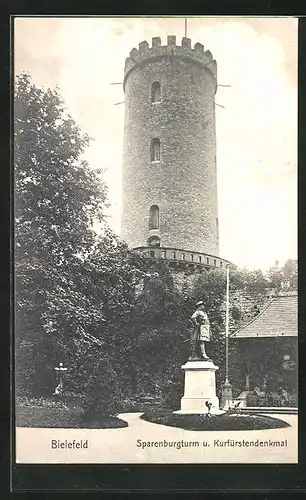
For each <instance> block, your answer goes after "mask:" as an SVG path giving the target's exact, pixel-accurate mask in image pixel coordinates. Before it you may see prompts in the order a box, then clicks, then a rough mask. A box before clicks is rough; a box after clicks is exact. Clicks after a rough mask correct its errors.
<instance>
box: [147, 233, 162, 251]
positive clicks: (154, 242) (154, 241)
mask: <svg viewBox="0 0 306 500" xmlns="http://www.w3.org/2000/svg"><path fill="white" fill-rule="evenodd" d="M148 244H149V245H150V247H155V248H159V247H160V239H159V237H158V236H156V235H155V236H151V237H150V238H149V239H148Z"/></svg>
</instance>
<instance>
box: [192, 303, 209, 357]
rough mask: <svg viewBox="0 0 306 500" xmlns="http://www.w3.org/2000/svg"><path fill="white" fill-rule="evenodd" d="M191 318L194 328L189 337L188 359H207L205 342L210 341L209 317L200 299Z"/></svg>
mask: <svg viewBox="0 0 306 500" xmlns="http://www.w3.org/2000/svg"><path fill="white" fill-rule="evenodd" d="M191 319H192V321H193V324H194V328H193V330H192V333H191V338H190V356H189V360H190V361H194V360H199V361H200V360H209V357H208V356H207V354H206V351H205V342H210V339H211V331H210V323H209V319H208V316H207V313H206V312H205V310H204V303H203V302H202V301H200V302H198V303H197V304H196V310H195V311H194V313H193V315H192V316H191Z"/></svg>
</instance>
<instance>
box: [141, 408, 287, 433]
mask: <svg viewBox="0 0 306 500" xmlns="http://www.w3.org/2000/svg"><path fill="white" fill-rule="evenodd" d="M140 418H141V419H143V420H146V421H147V422H152V423H154V424H161V425H167V426H170V427H179V428H181V429H186V430H191V431H240V430H261V429H279V428H282V427H290V425H289V424H288V423H287V422H284V421H283V420H280V419H278V418H275V417H270V416H264V415H256V414H252V413H248V414H246V413H243V414H242V413H230V414H227V413H223V414H220V415H211V416H209V415H207V414H203V415H196V414H190V415H180V414H175V413H173V411H172V410H165V409H152V410H149V411H147V412H146V413H145V414H144V415H142V416H141V417H140Z"/></svg>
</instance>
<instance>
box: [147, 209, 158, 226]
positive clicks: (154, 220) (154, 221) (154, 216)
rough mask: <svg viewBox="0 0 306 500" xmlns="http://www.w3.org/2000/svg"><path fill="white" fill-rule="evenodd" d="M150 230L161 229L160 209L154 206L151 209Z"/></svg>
mask: <svg viewBox="0 0 306 500" xmlns="http://www.w3.org/2000/svg"><path fill="white" fill-rule="evenodd" d="M149 229H159V208H158V206H157V205H152V207H151V208H150V219H149Z"/></svg>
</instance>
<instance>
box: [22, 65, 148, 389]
mask: <svg viewBox="0 0 306 500" xmlns="http://www.w3.org/2000/svg"><path fill="white" fill-rule="evenodd" d="M14 119H15V126H14V166H15V277H16V281H15V292H16V302H15V316H16V355H17V363H16V367H17V371H16V375H17V390H20V391H22V390H24V391H31V392H32V393H34V394H36V393H37V394H40V393H44V392H46V391H47V392H48V391H52V389H54V384H55V380H54V366H55V364H56V363H58V362H59V361H63V362H65V363H66V364H67V365H68V367H70V369H69V371H68V375H67V379H68V380H70V381H71V383H74V384H75V386H78V387H79V389H80V388H82V380H83V379H82V374H83V372H84V370H85V371H86V370H88V369H90V365H91V363H92V364H94V356H97V352H96V351H95V349H94V348H93V344H95V343H98V345H99V347H100V349H101V348H102V346H104V345H105V344H107V345H108V344H111V342H112V339H111V332H112V331H113V330H114V329H115V328H116V327H118V326H119V325H122V324H123V323H124V322H125V321H126V318H127V317H129V314H130V312H131V310H132V308H133V303H134V301H135V293H134V288H135V285H136V284H137V282H138V281H139V279H140V277H141V276H142V272H143V271H142V267H143V264H142V262H141V261H140V259H138V258H137V257H136V256H135V255H133V254H132V253H131V252H130V251H129V250H128V248H127V246H126V245H125V244H124V243H123V242H122V241H120V239H119V238H118V237H116V236H115V235H114V234H113V233H112V232H111V231H110V230H109V229H108V227H107V225H106V223H105V221H104V211H105V206H106V204H107V189H106V186H105V184H104V183H103V182H102V180H101V170H93V169H92V168H90V166H89V165H88V164H87V162H86V161H84V159H82V155H83V153H84V151H85V149H86V147H87V146H88V144H89V140H90V139H89V137H88V136H87V135H86V134H83V133H82V132H81V130H80V128H79V127H78V126H77V124H76V123H75V122H74V120H73V119H72V118H71V117H70V116H69V115H68V114H67V113H66V111H65V108H64V104H63V101H62V99H61V97H60V94H59V91H58V89H55V90H51V89H47V90H45V89H40V88H38V87H37V86H35V85H34V84H33V83H32V81H31V78H30V76H29V75H27V74H22V75H20V76H19V77H18V78H17V79H16V82H15V100H14ZM95 222H98V223H100V224H101V225H102V232H101V234H100V235H99V236H97V234H96V232H95V231H94V229H93V224H94V223H95ZM144 268H145V266H144ZM93 353H94V354H93ZM85 365H87V368H84V366H85ZM80 384H81V385H80Z"/></svg>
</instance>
